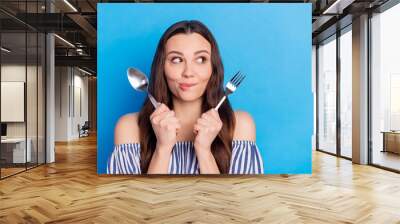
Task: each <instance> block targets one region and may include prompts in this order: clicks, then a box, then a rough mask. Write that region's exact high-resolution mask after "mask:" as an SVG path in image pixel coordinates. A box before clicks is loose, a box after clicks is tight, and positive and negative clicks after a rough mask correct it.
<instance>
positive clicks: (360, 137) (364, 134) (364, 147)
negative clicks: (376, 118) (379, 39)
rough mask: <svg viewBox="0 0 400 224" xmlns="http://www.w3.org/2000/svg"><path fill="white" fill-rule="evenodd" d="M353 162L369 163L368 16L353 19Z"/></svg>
mask: <svg viewBox="0 0 400 224" xmlns="http://www.w3.org/2000/svg"><path fill="white" fill-rule="evenodd" d="M352 28H353V35H352V38H353V40H352V43H353V59H352V60H353V80H352V81H353V84H352V86H353V90H352V91H353V93H352V94H353V102H352V104H353V105H352V106H353V114H352V115H353V116H352V117H353V118H352V119H353V120H352V122H353V124H352V125H353V130H352V134H353V136H352V139H353V140H352V146H353V153H352V157H353V162H354V163H358V164H367V163H368V15H366V14H364V15H361V16H360V17H358V18H355V19H353V25H352Z"/></svg>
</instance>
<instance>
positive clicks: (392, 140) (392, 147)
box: [381, 131, 400, 154]
mask: <svg viewBox="0 0 400 224" xmlns="http://www.w3.org/2000/svg"><path fill="white" fill-rule="evenodd" d="M381 133H383V150H382V152H393V153H397V154H400V131H382V132H381Z"/></svg>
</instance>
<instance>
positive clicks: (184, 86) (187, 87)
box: [179, 84, 196, 90]
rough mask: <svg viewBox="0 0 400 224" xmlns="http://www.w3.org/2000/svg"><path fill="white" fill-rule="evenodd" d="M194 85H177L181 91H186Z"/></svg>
mask: <svg viewBox="0 0 400 224" xmlns="http://www.w3.org/2000/svg"><path fill="white" fill-rule="evenodd" d="M195 85H196V84H179V88H181V89H182V90H186V89H189V88H190V87H193V86H195Z"/></svg>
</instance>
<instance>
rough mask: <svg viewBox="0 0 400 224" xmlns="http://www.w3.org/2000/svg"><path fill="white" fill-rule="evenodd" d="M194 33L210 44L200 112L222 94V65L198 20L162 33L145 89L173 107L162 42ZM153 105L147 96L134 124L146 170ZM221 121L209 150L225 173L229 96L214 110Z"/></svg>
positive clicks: (229, 146)
mask: <svg viewBox="0 0 400 224" xmlns="http://www.w3.org/2000/svg"><path fill="white" fill-rule="evenodd" d="M182 33H183V34H190V33H198V34H200V35H201V36H203V37H204V38H205V39H206V40H207V41H208V42H209V43H210V44H211V64H212V74H211V77H210V80H209V81H208V84H207V87H206V90H205V92H204V94H203V103H202V108H201V110H202V113H204V112H206V111H208V110H209V109H211V108H213V107H215V106H216V105H217V103H218V101H219V100H220V99H221V98H222V97H223V95H224V91H223V79H224V67H223V64H222V60H221V57H220V54H219V50H218V46H217V42H216V41H215V39H214V37H213V35H212V34H211V32H210V31H209V30H208V28H207V27H206V26H205V25H204V24H203V23H201V22H199V21H195V20H191V21H181V22H177V23H175V24H173V25H172V26H170V27H169V28H168V29H167V30H166V31H165V32H164V34H163V35H162V37H161V39H160V41H159V43H158V47H157V50H156V52H155V55H154V59H153V64H152V66H151V75H150V81H149V91H150V92H151V93H152V94H153V96H154V97H155V98H156V99H157V101H158V102H162V103H164V104H165V105H167V106H168V107H169V108H170V109H173V104H172V93H171V91H170V90H169V88H168V85H167V81H166V78H165V73H164V63H165V45H166V43H167V41H168V39H169V38H171V37H172V36H174V35H176V34H182ZM153 111H154V108H153V105H152V104H151V102H150V101H149V99H148V98H147V99H146V101H145V102H144V105H143V107H142V109H141V111H140V113H139V119H138V125H139V130H140V147H141V152H140V167H141V170H142V173H147V169H148V167H149V164H150V161H151V158H152V156H153V153H154V151H155V148H156V143H157V138H156V136H155V134H154V131H153V128H152V125H151V122H150V115H151V113H153ZM218 112H219V114H220V117H221V121H222V123H223V126H222V129H221V131H220V132H219V133H218V136H217V137H216V138H215V139H214V141H213V143H212V145H211V152H212V154H213V156H214V158H215V160H216V162H217V165H218V168H219V171H220V172H221V173H225V174H226V173H228V172H229V167H230V160H231V154H232V139H233V131H234V127H235V118H234V112H233V110H232V107H231V105H230V103H229V100H228V99H226V100H225V102H224V103H223V104H222V105H221V107H220V108H219V110H218Z"/></svg>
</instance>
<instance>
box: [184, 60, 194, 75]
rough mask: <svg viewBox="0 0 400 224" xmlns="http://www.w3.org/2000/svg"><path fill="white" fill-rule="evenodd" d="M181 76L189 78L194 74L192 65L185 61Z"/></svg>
mask: <svg viewBox="0 0 400 224" xmlns="http://www.w3.org/2000/svg"><path fill="white" fill-rule="evenodd" d="M182 76H183V77H185V78H190V77H193V76H194V71H193V66H191V65H190V63H185V68H184V69H183V72H182Z"/></svg>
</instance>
